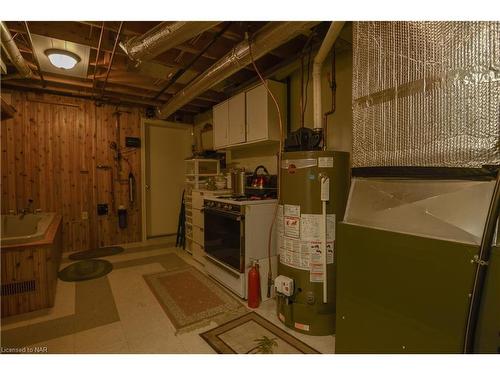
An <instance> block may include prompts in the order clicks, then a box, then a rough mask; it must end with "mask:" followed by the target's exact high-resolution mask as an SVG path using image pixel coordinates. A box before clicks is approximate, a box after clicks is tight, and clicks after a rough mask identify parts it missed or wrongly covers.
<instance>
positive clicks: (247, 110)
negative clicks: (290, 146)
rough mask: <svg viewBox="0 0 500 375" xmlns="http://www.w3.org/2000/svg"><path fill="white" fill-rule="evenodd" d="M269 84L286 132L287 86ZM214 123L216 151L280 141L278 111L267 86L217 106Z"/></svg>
mask: <svg viewBox="0 0 500 375" xmlns="http://www.w3.org/2000/svg"><path fill="white" fill-rule="evenodd" d="M267 84H268V87H269V89H270V90H271V92H272V93H273V95H274V96H275V98H276V100H277V101H278V105H279V107H280V112H281V116H282V122H283V127H284V128H286V121H287V118H286V115H287V108H286V84H284V83H280V82H275V81H269V80H268V81H267ZM213 120H214V123H213V126H214V132H213V134H214V148H215V149H220V148H226V147H232V146H244V145H246V144H252V143H257V142H263V141H279V137H280V129H279V118H278V111H277V110H276V105H275V104H274V101H273V99H272V97H271V95H270V94H269V93H268V91H267V90H266V87H265V86H264V84H259V85H257V86H255V87H253V88H251V89H249V90H247V91H246V92H242V93H240V94H238V95H235V96H233V97H231V98H230V99H228V100H226V101H225V102H223V103H220V104H218V105H216V106H214V108H213Z"/></svg>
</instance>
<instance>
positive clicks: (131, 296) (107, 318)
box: [1, 239, 335, 354]
mask: <svg viewBox="0 0 500 375" xmlns="http://www.w3.org/2000/svg"><path fill="white" fill-rule="evenodd" d="M171 243H172V240H171V239H167V240H165V239H159V240H158V239H157V240H152V241H148V242H147V243H140V244H133V245H128V246H125V247H126V251H125V252H124V253H122V254H118V255H114V256H110V257H106V258H103V259H106V260H108V261H110V262H112V263H114V264H116V265H118V264H124V263H123V262H126V261H128V262H127V263H126V264H137V265H131V266H127V267H118V268H116V267H115V269H113V271H112V272H111V273H109V274H108V275H107V276H106V277H103V278H100V279H97V280H99V281H97V280H96V281H95V282H94V283H93V284H87V286H86V289H85V290H83V289H82V288H81V286H80V285H78V284H79V283H71V282H63V281H59V282H58V285H57V294H56V302H55V306H54V307H53V308H51V309H46V310H42V311H38V312H32V313H28V314H23V315H18V316H14V317H8V318H5V319H2V322H1V323H2V327H1V330H2V346H4V347H5V346H9V344H10V343H13V342H16V343H17V345H25V346H27V347H30V348H33V349H34V350H38V351H40V350H41V351H42V352H44V351H45V350H46V351H47V352H48V353H165V354H167V353H171V354H183V353H188V354H189V353H190V354H205V353H206V354H208V353H215V352H214V350H213V349H212V348H211V347H210V346H209V345H208V344H207V343H206V342H205V341H204V340H203V339H202V338H201V337H200V336H199V334H200V333H202V332H205V331H208V330H209V329H211V328H214V327H216V326H217V324H216V323H215V322H210V323H209V324H207V325H206V326H203V327H200V328H196V329H194V330H192V331H189V332H183V333H177V334H176V330H175V328H174V326H173V324H172V322H171V321H170V320H169V318H168V316H167V315H166V313H165V312H164V310H163V309H162V307H161V306H160V304H159V303H158V301H157V299H156V298H155V296H154V295H153V294H152V292H151V290H150V289H149V287H148V286H147V284H146V282H145V281H144V278H143V275H145V274H151V273H155V272H161V271H163V270H164V268H163V267H162V265H161V264H160V263H156V262H148V261H147V259H148V258H152V257H155V256H159V255H164V254H166V253H170V252H172V253H175V254H177V255H178V256H179V257H181V258H182V259H183V260H184V261H186V262H187V263H189V264H191V265H193V266H194V267H196V268H197V269H199V270H200V271H202V272H204V269H203V266H202V265H200V264H199V263H198V262H196V261H195V260H194V259H193V258H192V257H191V256H190V255H189V254H187V253H186V252H185V251H183V250H181V249H178V248H175V247H172V246H171V245H169V244H171ZM130 261H132V262H130ZM135 261H137V262H135ZM69 262H71V261H68V259H67V258H65V259H63V263H62V264H61V267H65V266H66V265H68V263H69ZM84 283H89V281H87V282H84ZM80 284H81V283H80ZM78 288H80V289H81V290H80V289H78ZM106 293H108V296H109V295H110V294H111V295H112V298H105V297H99V296H100V295H104V296H105V295H106ZM99 298H102V301H103V302H101V301H99V300H98V299H99ZM96 299H97V300H98V301H97V302H96V301H95V300H96ZM109 300H114V304H113V301H109ZM240 301H241V303H242V304H245V303H246V302H245V301H243V300H240ZM96 303H97V305H96V306H95V313H93V312H92V310H90V312H89V311H86V312H84V313H83V312H82V310H84V309H85V308H86V307H88V306H90V305H92V304H94V305H95V304H96ZM91 308H92V307H89V309H91ZM275 308H276V306H275V301H274V300H268V301H265V302H263V303H261V305H260V307H259V308H258V309H255V310H254V311H255V312H257V313H258V314H260V315H261V316H263V317H264V318H266V319H267V320H269V321H271V322H272V323H274V324H275V325H277V326H278V327H280V328H282V329H283V330H285V331H287V332H288V333H290V334H291V335H293V336H295V337H297V338H298V339H300V340H302V341H303V342H305V343H306V344H308V345H310V346H312V347H313V348H315V349H316V350H318V351H319V352H321V353H333V352H334V348H335V337H334V336H323V337H313V336H307V335H303V334H301V333H298V332H295V331H292V330H290V329H288V328H286V327H285V326H283V325H282V324H281V322H280V321H279V320H278V318H277V317H276V314H275ZM82 314H85V315H86V317H85V318H82V317H81V315H82ZM89 315H90V319H89ZM79 316H80V318H79ZM70 318H72V319H70ZM33 340H37V342H33ZM23 343H24V344H23Z"/></svg>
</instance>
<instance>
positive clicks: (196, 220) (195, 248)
mask: <svg viewBox="0 0 500 375" xmlns="http://www.w3.org/2000/svg"><path fill="white" fill-rule="evenodd" d="M185 166H186V169H185V177H186V188H185V193H184V202H185V206H186V250H187V252H188V253H190V254H192V255H193V257H194V258H195V259H196V260H198V261H199V262H201V263H203V253H204V250H203V249H204V235H203V227H204V225H203V214H202V211H201V209H202V208H203V198H204V196H206V195H221V194H224V193H227V190H224V191H220V190H216V191H213V190H206V189H204V187H205V186H206V185H205V184H206V180H207V179H208V178H209V177H214V176H217V175H218V174H220V163H219V160H217V159H189V160H186V161H185Z"/></svg>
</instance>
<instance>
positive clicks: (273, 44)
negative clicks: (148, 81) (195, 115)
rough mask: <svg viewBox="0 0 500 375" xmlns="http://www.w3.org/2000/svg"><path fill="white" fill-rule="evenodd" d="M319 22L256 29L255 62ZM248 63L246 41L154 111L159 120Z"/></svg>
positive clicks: (248, 54) (280, 24) (291, 23)
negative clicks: (156, 112) (257, 30)
mask: <svg viewBox="0 0 500 375" xmlns="http://www.w3.org/2000/svg"><path fill="white" fill-rule="evenodd" d="M318 23H319V22H272V23H270V24H268V25H266V26H264V28H262V30H260V31H259V32H258V33H257V34H256V35H255V38H254V39H253V40H252V55H253V58H254V59H255V60H257V59H258V58H260V57H262V56H264V55H265V54H266V53H268V52H270V51H272V50H273V49H275V48H277V47H279V46H280V45H282V44H283V43H286V42H288V41H289V40H291V39H293V38H294V37H296V36H297V35H299V34H301V33H305V32H309V31H310V29H311V28H312V27H313V26H315V25H317V24H318ZM251 62H252V60H251V58H250V53H249V45H248V41H247V40H244V41H242V42H241V43H239V44H238V45H236V46H235V47H234V48H233V49H232V50H231V51H230V52H228V53H227V54H226V55H225V56H224V57H222V58H221V59H220V60H219V61H217V62H216V63H215V64H213V65H212V66H211V67H210V68H208V69H207V70H206V71H205V72H204V73H203V74H202V75H200V76H199V77H198V78H196V79H195V80H194V81H193V82H192V83H191V84H190V85H188V86H187V87H185V88H184V89H182V90H181V91H179V92H178V93H177V94H175V96H174V97H173V98H172V99H171V100H170V101H169V102H167V103H166V104H165V105H163V106H162V107H161V108H159V109H158V116H159V117H160V118H167V117H168V116H170V115H171V114H172V113H174V112H175V111H177V110H178V109H179V108H181V107H182V106H184V105H185V104H187V103H189V102H190V101H191V100H193V99H194V98H195V97H196V96H198V95H200V94H201V93H203V92H205V91H207V90H208V89H210V88H211V87H213V86H215V85H216V84H217V83H219V82H221V81H222V80H224V79H226V78H228V77H230V76H231V75H232V74H234V73H236V72H237V71H239V70H241V69H242V68H244V67H245V66H247V65H248V64H250V63H251Z"/></svg>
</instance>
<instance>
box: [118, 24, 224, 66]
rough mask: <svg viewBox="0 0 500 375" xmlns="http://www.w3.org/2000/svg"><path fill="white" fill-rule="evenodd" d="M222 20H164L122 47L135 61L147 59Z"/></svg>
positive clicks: (122, 44)
mask: <svg viewBox="0 0 500 375" xmlns="http://www.w3.org/2000/svg"><path fill="white" fill-rule="evenodd" d="M218 23H220V22H213V21H182V22H174V23H169V22H162V23H160V24H159V25H158V26H155V27H153V28H152V29H151V30H149V31H147V32H146V33H145V34H143V35H140V36H135V37H132V38H130V39H129V40H128V41H127V42H125V43H120V47H121V48H122V49H123V50H124V51H125V53H126V54H127V55H128V57H130V58H131V59H132V60H134V61H138V62H141V61H147V60H151V59H153V58H155V57H156V56H158V55H160V54H161V53H163V52H165V51H168V50H169V49H171V48H174V47H176V46H178V45H180V44H182V43H184V42H185V41H187V40H189V39H192V38H194V37H195V36H196V35H198V34H201V33H202V32H204V31H205V30H208V29H210V28H211V27H213V26H215V25H217V24H218Z"/></svg>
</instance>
